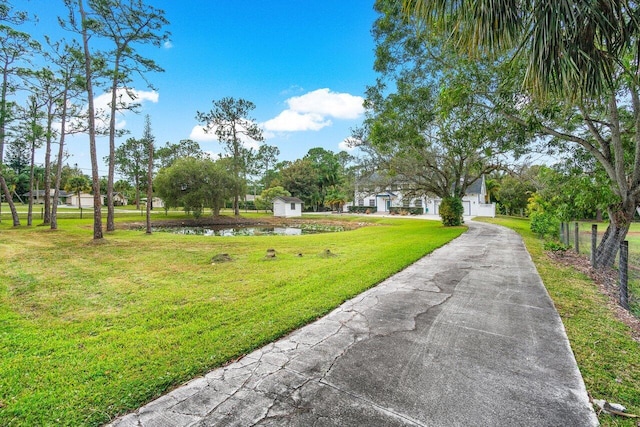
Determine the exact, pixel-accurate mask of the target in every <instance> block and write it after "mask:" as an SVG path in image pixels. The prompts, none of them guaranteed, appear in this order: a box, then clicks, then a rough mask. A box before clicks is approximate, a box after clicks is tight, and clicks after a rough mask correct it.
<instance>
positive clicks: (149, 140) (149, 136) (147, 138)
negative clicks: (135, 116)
mask: <svg viewBox="0 0 640 427" xmlns="http://www.w3.org/2000/svg"><path fill="white" fill-rule="evenodd" d="M142 139H143V141H144V142H145V144H146V146H147V157H148V159H147V234H151V208H152V207H153V151H154V150H153V148H154V147H153V142H154V141H155V137H154V136H153V133H152V132H151V118H150V117H149V115H148V114H147V116H146V117H145V120H144V134H143V135H142Z"/></svg>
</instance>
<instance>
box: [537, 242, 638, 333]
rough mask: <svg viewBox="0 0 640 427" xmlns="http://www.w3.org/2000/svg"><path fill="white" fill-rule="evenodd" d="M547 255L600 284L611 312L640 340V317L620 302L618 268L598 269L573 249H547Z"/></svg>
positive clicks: (599, 286)
mask: <svg viewBox="0 0 640 427" xmlns="http://www.w3.org/2000/svg"><path fill="white" fill-rule="evenodd" d="M547 255H548V256H549V258H551V259H552V260H554V261H555V262H557V263H558V264H562V265H565V266H571V267H573V268H575V269H576V270H578V271H580V272H581V273H584V274H585V275H587V276H589V277H590V278H591V280H593V281H594V282H595V283H596V284H597V285H598V288H599V289H600V292H602V293H603V294H605V295H606V296H607V297H608V300H609V302H608V304H609V308H610V309H611V312H612V313H614V314H615V316H616V318H617V319H618V320H619V321H621V322H623V323H624V324H625V325H627V326H629V328H631V330H632V336H633V339H634V340H636V341H638V342H640V319H638V318H637V317H635V316H634V315H633V314H631V313H630V312H629V311H627V310H625V309H624V308H622V307H621V306H620V304H618V300H619V298H620V295H619V289H618V271H617V270H614V269H609V270H607V271H604V272H602V271H597V270H595V269H593V268H591V262H590V261H589V259H588V258H587V257H585V256H584V255H579V254H576V253H575V252H571V251H565V252H561V251H558V252H553V251H547Z"/></svg>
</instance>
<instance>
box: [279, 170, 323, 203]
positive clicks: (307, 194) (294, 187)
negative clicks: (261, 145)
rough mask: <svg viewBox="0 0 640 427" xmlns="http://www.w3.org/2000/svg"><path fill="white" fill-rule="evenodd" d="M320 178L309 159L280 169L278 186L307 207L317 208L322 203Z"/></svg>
mask: <svg viewBox="0 0 640 427" xmlns="http://www.w3.org/2000/svg"><path fill="white" fill-rule="evenodd" d="M319 181H320V178H319V176H318V171H317V169H316V168H314V166H313V163H312V162H311V161H310V160H309V159H298V160H296V161H295V162H293V163H290V164H286V165H285V166H284V167H283V168H281V169H280V177H279V179H278V182H277V183H278V184H279V185H281V186H282V187H284V189H285V190H287V191H288V192H289V193H291V195H292V196H294V197H298V198H299V199H301V200H302V201H303V202H304V204H305V206H317V205H318V203H319V201H320V188H319V187H318V182H319Z"/></svg>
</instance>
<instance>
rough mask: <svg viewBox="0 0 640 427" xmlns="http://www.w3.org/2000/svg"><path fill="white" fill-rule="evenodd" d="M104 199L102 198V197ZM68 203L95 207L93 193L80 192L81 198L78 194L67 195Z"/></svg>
mask: <svg viewBox="0 0 640 427" xmlns="http://www.w3.org/2000/svg"><path fill="white" fill-rule="evenodd" d="M101 199H102V198H101ZM67 204H68V205H71V206H75V207H79V208H92V207H93V194H89V193H80V199H78V194H77V193H75V194H71V193H69V195H68V196H67Z"/></svg>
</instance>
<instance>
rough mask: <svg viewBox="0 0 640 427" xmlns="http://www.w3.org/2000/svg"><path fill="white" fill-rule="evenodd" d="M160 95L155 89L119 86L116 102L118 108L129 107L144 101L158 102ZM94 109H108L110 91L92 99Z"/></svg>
mask: <svg viewBox="0 0 640 427" xmlns="http://www.w3.org/2000/svg"><path fill="white" fill-rule="evenodd" d="M159 97H160V95H159V94H158V92H156V91H155V90H152V91H145V90H136V89H124V88H119V89H117V90H116V102H117V103H118V110H122V109H125V108H130V107H132V106H134V104H142V103H143V102H145V101H149V102H153V103H154V104H155V103H157V102H158V98H159ZM93 102H94V105H95V108H96V110H102V111H109V104H111V92H106V93H103V94H102V95H99V96H97V97H95V99H94V100H93Z"/></svg>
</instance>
